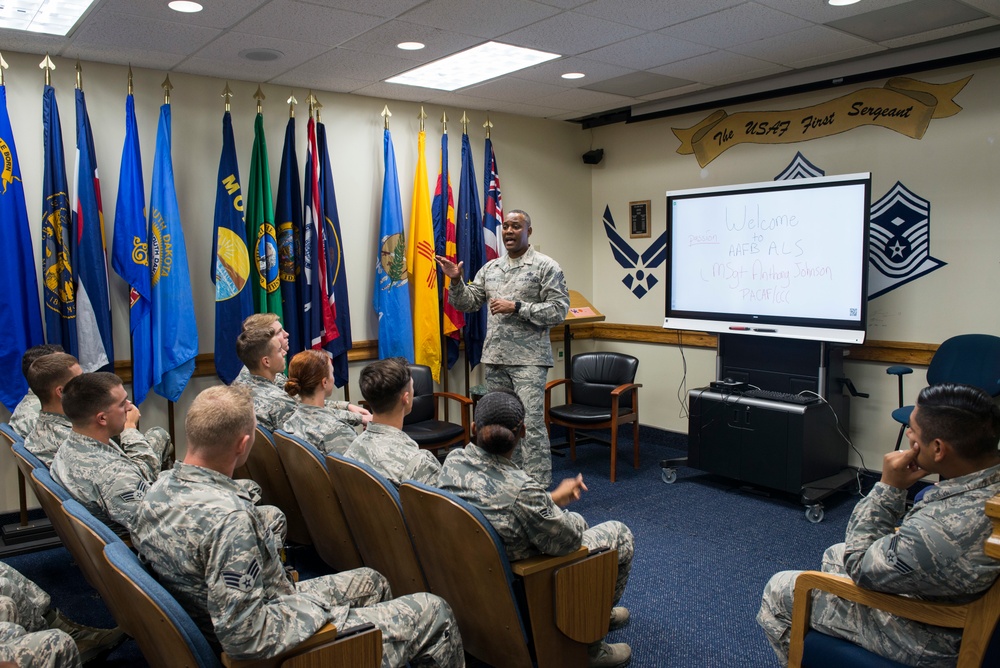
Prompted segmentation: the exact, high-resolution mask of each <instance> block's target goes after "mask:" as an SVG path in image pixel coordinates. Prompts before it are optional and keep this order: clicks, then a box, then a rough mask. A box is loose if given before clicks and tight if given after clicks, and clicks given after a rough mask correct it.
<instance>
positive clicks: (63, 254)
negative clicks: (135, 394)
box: [42, 86, 80, 358]
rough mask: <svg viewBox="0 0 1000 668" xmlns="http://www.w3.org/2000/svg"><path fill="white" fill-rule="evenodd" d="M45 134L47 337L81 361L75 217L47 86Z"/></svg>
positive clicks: (54, 109)
mask: <svg viewBox="0 0 1000 668" xmlns="http://www.w3.org/2000/svg"><path fill="white" fill-rule="evenodd" d="M42 134H43V143H44V150H45V153H44V161H45V164H44V166H43V169H44V178H43V183H42V280H43V282H44V286H45V287H44V293H43V294H44V301H45V334H46V340H47V341H48V342H49V343H57V344H59V345H61V346H62V347H63V350H65V351H66V352H67V353H69V354H70V355H73V356H74V357H77V358H79V354H80V351H79V348H78V347H77V339H76V275H75V273H74V271H73V263H72V256H71V255H70V253H71V252H72V250H71V247H72V243H73V217H72V215H71V214H70V208H69V194H68V193H69V188H68V187H67V185H66V159H65V157H64V156H63V143H62V124H61V123H60V122H59V105H58V104H57V103H56V90H55V88H53V87H52V86H45V92H44V93H42Z"/></svg>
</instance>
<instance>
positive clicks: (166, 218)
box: [149, 104, 198, 401]
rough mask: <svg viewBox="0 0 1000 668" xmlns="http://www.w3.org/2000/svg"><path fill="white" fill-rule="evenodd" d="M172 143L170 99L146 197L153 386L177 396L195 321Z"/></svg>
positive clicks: (187, 373) (192, 348)
mask: <svg viewBox="0 0 1000 668" xmlns="http://www.w3.org/2000/svg"><path fill="white" fill-rule="evenodd" d="M170 147H171V137H170V105H169V104H164V105H162V106H160V123H159V126H158V127H157V130H156V157H155V158H154V159H153V192H152V194H151V195H150V199H149V242H150V254H149V260H150V266H149V272H150V275H151V277H152V284H153V288H152V294H151V300H152V325H153V389H154V390H155V391H156V393H157V394H159V395H160V396H161V397H166V398H167V399H169V400H170V401H177V400H178V399H179V398H180V396H181V393H182V392H183V391H184V388H185V387H186V386H187V383H188V380H190V379H191V374H192V373H194V358H195V356H196V355H197V354H198V326H197V324H196V322H195V317H194V302H193V300H192V298H191V276H190V274H189V273H188V261H187V247H186V246H185V244H184V230H183V229H182V228H181V216H180V210H179V208H178V206H177V191H176V190H175V189H174V165H173V161H172V159H171V157H170Z"/></svg>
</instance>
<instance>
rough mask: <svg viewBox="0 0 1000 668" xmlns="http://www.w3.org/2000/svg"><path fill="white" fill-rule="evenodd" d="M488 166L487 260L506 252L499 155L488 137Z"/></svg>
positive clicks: (485, 172)
mask: <svg viewBox="0 0 1000 668" xmlns="http://www.w3.org/2000/svg"><path fill="white" fill-rule="evenodd" d="M484 153H485V154H486V168H485V169H484V170H483V190H484V195H483V197H484V200H483V241H484V243H485V246H486V261H487V262H489V261H490V260H495V259H497V258H498V257H501V256H503V255H504V254H506V252H507V249H506V248H505V247H504V245H503V239H502V236H503V234H502V232H503V196H501V194H500V172H499V170H498V169H497V156H496V154H494V153H493V141H492V140H491V139H490V138H489V137H487V138H486V149H485V150H484Z"/></svg>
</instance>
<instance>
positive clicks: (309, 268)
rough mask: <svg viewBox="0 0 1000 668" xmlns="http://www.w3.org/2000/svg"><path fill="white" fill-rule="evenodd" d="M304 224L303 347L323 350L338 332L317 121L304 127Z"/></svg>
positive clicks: (310, 122) (302, 282) (311, 117)
mask: <svg viewBox="0 0 1000 668" xmlns="http://www.w3.org/2000/svg"><path fill="white" fill-rule="evenodd" d="M306 135H307V137H306V196H305V221H304V223H303V225H302V276H303V280H302V281H300V283H299V284H300V286H301V289H302V292H301V294H302V330H303V342H304V345H305V348H315V349H319V348H322V347H323V345H324V344H326V343H329V341H330V338H331V337H332V336H335V335H336V333H337V321H336V314H335V313H334V311H333V305H332V304H331V303H330V299H329V297H328V296H327V292H326V288H327V284H326V252H325V250H324V246H323V237H324V231H323V227H324V222H323V217H324V214H323V205H322V204H321V202H322V199H323V193H322V190H321V188H320V168H319V146H318V145H317V142H316V119H315V118H313V116H312V115H310V116H309V124H308V125H307V126H306Z"/></svg>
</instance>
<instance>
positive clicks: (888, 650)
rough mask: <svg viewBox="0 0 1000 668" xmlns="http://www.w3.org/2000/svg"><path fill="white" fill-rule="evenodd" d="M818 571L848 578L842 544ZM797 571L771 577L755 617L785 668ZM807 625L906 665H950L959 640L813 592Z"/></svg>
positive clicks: (945, 631)
mask: <svg viewBox="0 0 1000 668" xmlns="http://www.w3.org/2000/svg"><path fill="white" fill-rule="evenodd" d="M822 571H823V572H824V573H836V574H838V575H846V572H845V571H844V544H843V543H838V544H836V545H832V546H830V547H829V548H827V550H826V552H824V553H823V566H822ZM800 572H801V571H782V572H780V573H776V574H775V575H773V576H772V577H771V579H770V580H769V581H768V583H767V585H766V586H765V587H764V596H763V599H762V600H761V604H760V612H758V613H757V623H758V624H760V625H761V627H762V628H763V629H764V633H765V634H766V635H767V639H768V640H769V641H770V642H771V646H772V647H773V648H774V651H775V653H776V654H777V655H778V658H779V659H780V660H781V661H782V663H783V664H787V663H788V645H789V640H790V635H791V629H792V598H793V593H794V588H795V578H796V577H797V576H798V574H799V573H800ZM809 626H810V628H813V629H816V630H817V631H822V632H823V633H825V634H827V635H830V636H834V637H837V638H843V639H845V640H850V641H851V642H853V643H856V644H858V645H861V646H862V647H864V648H865V649H867V650H869V651H870V652H874V653H875V654H878V655H880V656H884V657H887V658H889V659H892V660H893V661H898V662H900V663H903V664H906V665H908V666H954V665H955V660H956V657H957V656H958V644H959V640H960V638H961V636H960V635H959V634H958V632H957V631H955V630H953V629H944V628H941V627H931V626H926V625H923V624H917V623H915V622H910V621H908V620H904V619H901V618H899V617H895V616H892V615H888V614H887V613H880V612H879V611H873V610H872V609H871V608H868V607H865V606H863V605H857V604H855V603H852V602H850V601H846V600H844V599H842V598H839V597H836V596H833V595H832V594H826V593H813V603H812V614H811V615H810V617H809Z"/></svg>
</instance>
